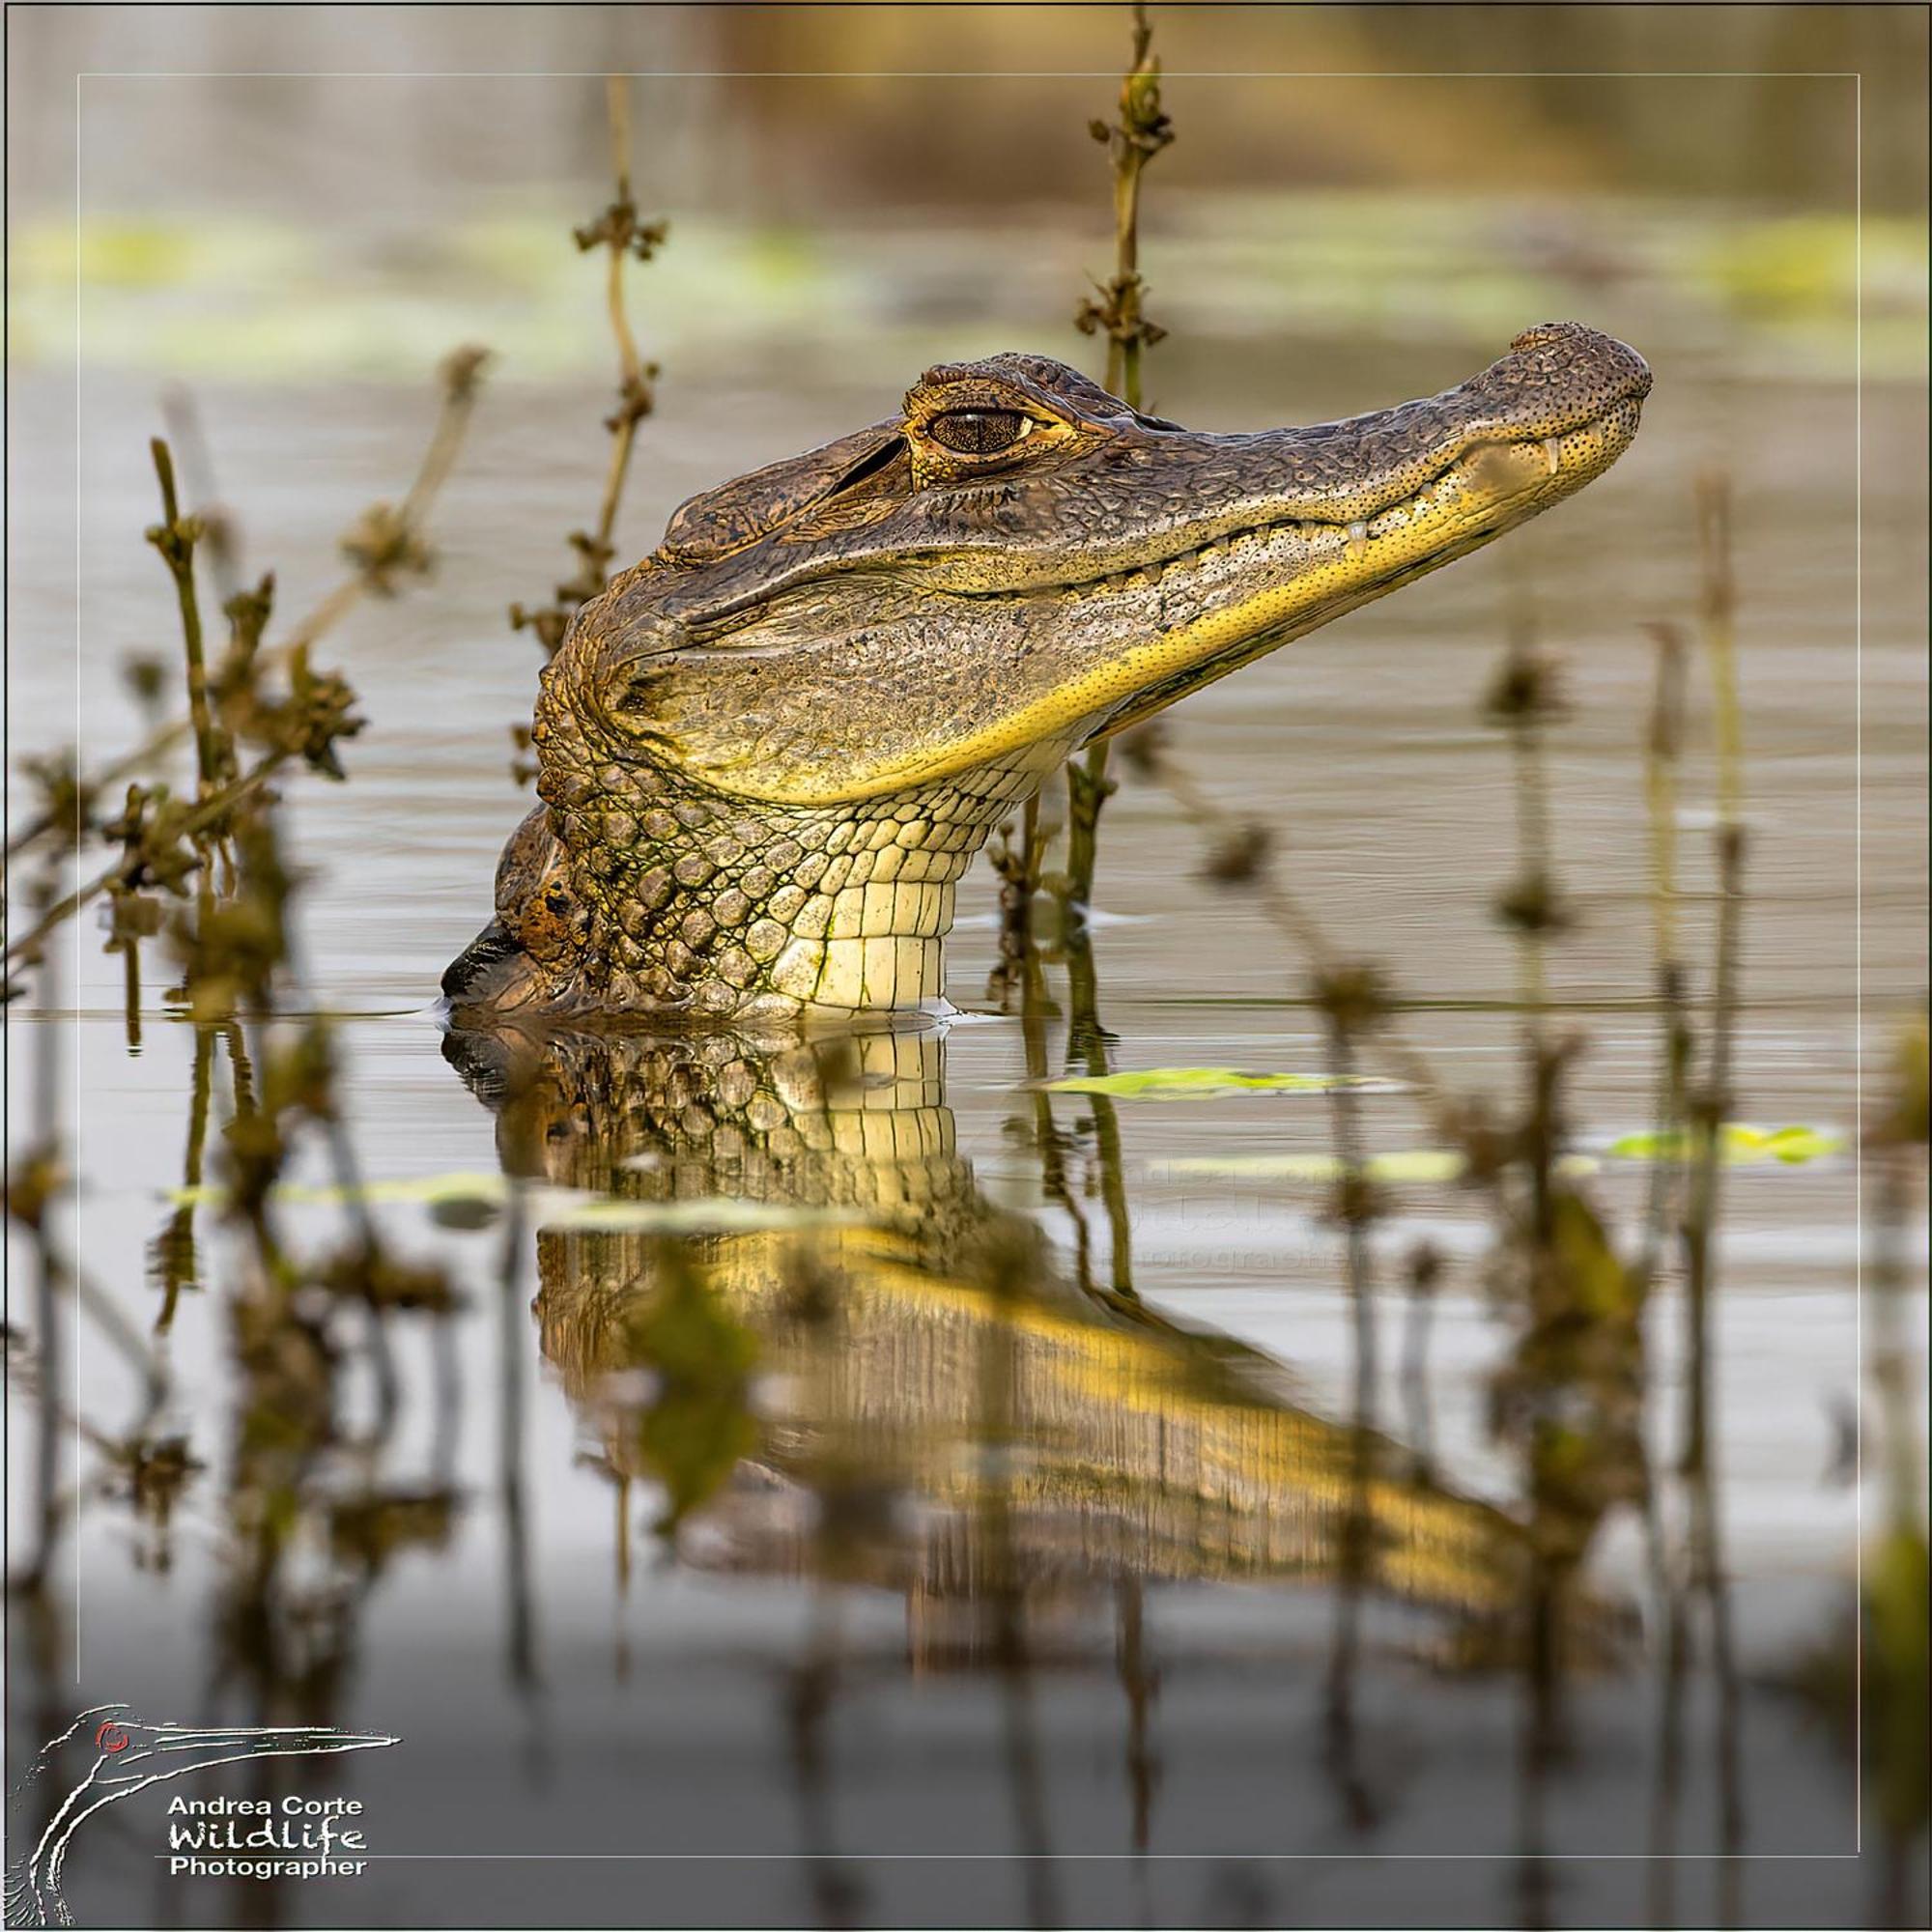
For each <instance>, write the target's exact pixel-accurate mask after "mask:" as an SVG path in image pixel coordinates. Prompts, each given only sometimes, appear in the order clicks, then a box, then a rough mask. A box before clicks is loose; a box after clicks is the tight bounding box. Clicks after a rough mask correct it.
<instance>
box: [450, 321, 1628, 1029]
mask: <svg viewBox="0 0 1932 1932" xmlns="http://www.w3.org/2000/svg"><path fill="white" fill-rule="evenodd" d="M1649 387H1650V372H1649V370H1648V369H1647V368H1646V367H1645V365H1644V363H1643V360H1642V358H1641V357H1639V356H1638V355H1636V354H1635V353H1634V351H1632V350H1630V349H1628V348H1626V347H1625V346H1624V345H1623V344H1622V343H1620V342H1615V341H1612V340H1611V339H1610V338H1609V337H1608V336H1605V335H1601V334H1599V333H1598V332H1597V331H1595V330H1594V329H1590V328H1585V327H1581V326H1580V325H1578V324H1576V323H1555V324H1548V325H1545V326H1544V327H1538V328H1533V329H1530V330H1529V331H1528V332H1527V333H1525V334H1523V335H1520V336H1519V337H1518V338H1517V339H1516V341H1515V342H1514V343H1512V344H1511V345H1510V350H1509V353H1508V355H1505V356H1504V357H1503V358H1502V359H1501V360H1500V361H1499V362H1496V363H1494V364H1493V365H1492V366H1491V367H1490V368H1488V369H1486V370H1485V371H1484V372H1483V373H1482V374H1481V375H1480V376H1477V377H1474V378H1473V379H1472V380H1470V381H1469V382H1466V383H1464V384H1461V385H1460V386H1459V387H1457V388H1454V389H1450V390H1448V391H1446V392H1445V393H1444V394H1442V395H1439V396H1435V397H1432V398H1430V399H1428V400H1426V401H1422V402H1412V403H1405V404H1403V405H1402V406H1401V407H1400V408H1397V409H1392V410H1382V411H1378V412H1376V413H1374V414H1371V415H1364V416H1356V417H1353V418H1351V419H1350V420H1349V421H1346V422H1339V423H1324V424H1321V425H1319V426H1317V427H1314V428H1302V429H1282V430H1267V431H1262V432H1259V433H1256V434H1251V435H1239V436H1209V435H1203V434H1197V433H1196V432H1194V431H1190V430H1184V429H1181V428H1179V426H1178V425H1177V424H1174V423H1171V422H1164V421H1162V420H1160V419H1158V418H1156V417H1152V416H1146V415H1142V414H1140V413H1139V412H1136V411H1134V410H1131V409H1129V408H1128V407H1127V406H1126V405H1125V404H1124V403H1122V402H1121V401H1119V400H1118V399H1117V398H1116V397H1114V396H1111V395H1109V394H1108V393H1107V392H1106V391H1105V390H1104V389H1101V388H1099V387H1098V386H1096V385H1095V384H1093V383H1091V382H1089V381H1088V380H1087V379H1086V378H1085V377H1083V376H1080V375H1078V374H1076V373H1075V372H1074V371H1073V370H1071V369H1068V368H1066V367H1065V366H1064V365H1062V364H1061V363H1058V362H1054V361H1051V360H1049V359H1047V358H1046V357H1044V356H1038V355H996V356H994V357H992V358H990V359H989V360H987V361H984V362H973V363H963V364H956V365H946V366H942V367H940V368H937V369H933V370H929V371H928V372H927V373H926V375H925V376H924V377H923V378H922V380H921V381H920V382H919V383H918V384H916V385H915V387H914V388H913V389H912V390H911V392H910V393H909V394H908V395H907V397H906V399H905V407H904V409H903V411H902V412H901V413H899V414H897V415H895V416H892V417H890V418H888V419H887V420H886V421H884V422H880V423H876V424H874V425H873V426H872V427H871V428H869V429H864V430H860V431H858V432H857V433H856V434H854V435H851V436H847V437H843V438H841V439H840V440H838V441H837V442H833V443H828V444H827V445H826V446H825V447H824V448H822V449H817V450H812V451H810V452H809V453H808V454H806V455H803V456H798V457H794V458H792V459H791V460H790V461H788V462H785V463H780V464H776V465H774V466H773V467H772V468H770V469H761V470H757V471H755V472H753V474H752V475H750V476H746V477H741V478H740V479H739V480H738V481H736V482H734V483H727V484H725V485H724V486H723V487H722V488H720V489H717V490H713V491H710V492H707V493H706V494H705V495H703V496H700V497H696V498H694V499H693V500H692V501H691V502H689V503H687V504H685V505H684V506H683V508H682V509H680V510H679V511H678V512H677V513H676V514H675V515H674V516H673V517H672V519H671V521H670V526H669V527H668V530H667V531H666V532H665V538H664V542H663V543H662V544H661V545H660V546H659V548H658V550H657V551H656V552H655V553H654V554H652V555H650V556H649V557H647V558H645V560H644V561H643V562H642V563H640V564H639V565H638V566H637V567H636V568H635V569H633V570H630V571H628V572H626V573H625V574H624V575H622V576H621V577H619V578H617V579H616V580H615V581H614V582H612V583H611V586H610V588H609V589H608V590H607V591H606V592H605V593H604V595H603V596H601V597H599V598H597V599H596V600H595V601H594V602H592V603H590V604H587V605H585V606H584V607H583V609H582V611H580V612H579V613H578V616H577V618H576V620H575V622H574V623H573V624H572V626H571V628H570V632H569V634H568V636H567V637H566V638H565V639H564V642H563V645H562V647H561V649H560V650H559V651H558V653H557V655H556V657H555V658H554V661H553V662H552V664H551V666H550V667H549V669H548V670H547V671H546V673H545V676H544V680H543V688H542V692H541V695H540V696H539V698H538V700H537V713H536V725H535V728H534V738H535V742H536V746H537V751H538V756H539V760H540V774H539V778H538V781H537V791H538V794H539V796H540V797H541V799H542V800H543V805H542V807H541V808H540V809H539V810H537V811H535V812H533V813H532V814H531V816H530V817H529V818H528V819H527V820H526V822H525V824H524V825H523V827H522V828H521V829H520V830H519V831H518V833H517V834H516V836H515V837H514V838H512V839H511V841H510V844H509V847H508V849H507V850H506V851H505V853H504V856H503V862H502V865H501V866H500V867H499V868H498V872H497V908H496V918H495V919H494V920H493V921H492V922H491V923H490V925H489V926H488V927H487V928H486V929H485V930H484V932H483V933H482V934H481V935H480V936H479V938H478V939H477V940H476V941H475V942H474V943H473V944H472V945H471V946H470V947H469V949H468V951H467V952H465V953H464V954H463V956H462V957H461V958H460V959H458V960H457V961H456V963H455V964H454V965H453V966H452V967H451V968H450V969H449V972H448V973H447V974H446V975H445V977H444V980H443V988H444V991H445V992H446V993H447V994H448V995H449V996H450V997H451V1000H452V1002H453V1003H454V1005H455V1007H456V1009H457V1010H458V1012H459V1013H463V1012H469V1013H472V1014H475V1015H477V1016H479V1017H481V1016H484V1015H487V1014H488V1013H490V1012H492V1011H495V1012H508V1011H519V1012H522V1013H524V1014H530V1015H533V1014H535V1013H538V1012H542V1011H551V1012H557V1013H571V1014H577V1015H580V1016H581V1015H583V1014H587V1013H594V1012H622V1011H625V1010H641V1011H651V1012H656V1013H660V1014H663V1013H668V1012H673V1011H683V1012H689V1013H694V1014H701V1015H715V1016H721V1017H723V1016H732V1017H736V1018H740V1019H746V1018H751V1019H760V1020H762V1019H777V1018H785V1019H789V1018H793V1017H797V1016H800V1015H804V1014H810V1013H811V1012H814V1011H816V1010H819V1009H831V1010H832V1011H835V1012H844V1013H848V1014H849V1013H851V1012H853V1011H855V1010H859V1009H892V1008H902V1007H918V1006H928V1007H930V1006H936V1005H938V1004H939V1003H940V1000H941V994H942V980H941V970H940V938H941V936H942V935H943V934H944V933H945V931H946V929H947V927H948V926H949V925H950V924H951V923H952V895H953V887H954V884H955V882H956V881H957V879H958V878H959V876H960V874H961V873H962V872H963V871H964V870H965V868H966V867H967V865H968V863H969V862H970V861H971V859H972V856H973V854H974V853H975V852H976V851H978V849H979V848H980V845H981V844H982V843H983V842H984V840H985V838H986V837H987V835H988V833H989V832H990V831H991V830H992V828H993V826H994V825H995V824H997V823H998V822H999V821H1000V820H1001V819H1002V818H1004V817H1007V816H1009V815H1010V814H1011V813H1012V812H1013V810H1015V809H1016V808H1017V807H1018V806H1019V805H1020V804H1021V803H1023V802H1024V800H1026V799H1027V798H1028V797H1030V796H1031V795H1032V793H1033V792H1034V790H1035V789H1036V788H1037V786H1038V784H1039V783H1040V781H1041V780H1042V779H1043V778H1044V777H1045V776H1046V775H1047V774H1048V773H1050V772H1051V771H1052V770H1053V769H1054V767H1055V766H1056V765H1057V764H1058V763H1059V762H1060V761H1061V760H1062V759H1064V758H1065V756H1066V755H1067V754H1068V753H1069V752H1071V751H1072V750H1074V749H1075V748H1076V747H1078V746H1079V745H1081V744H1082V743H1083V742H1085V741H1087V740H1090V739H1093V738H1095V737H1102V736H1105V735H1107V734H1108V733H1111V732H1115V731H1119V730H1121V729H1122V728H1123V727H1124V726H1126V725H1132V724H1135V723H1137V722H1139V721H1140V720H1142V719H1144V718H1147V717H1150V716H1151V714H1152V713H1154V712H1156V711H1158V710H1160V709H1162V708H1163V707H1164V706H1166V705H1169V704H1172V703H1173V702H1174V701H1175V700H1176V699H1177V698H1179V697H1182V696H1186V695H1187V694H1188V693H1189V692H1191V691H1195V690H1198V689H1199V688H1200V687H1201V686H1202V685H1204V684H1208V683H1210V682H1211V681H1212V680H1213V679H1215V678H1217V677H1224V676H1226V675H1227V673H1228V672H1229V671H1231V670H1235V669H1236V668H1238V667H1240V666H1241V665H1244V664H1246V663H1248V662H1250V661H1251V660H1253V659H1255V658H1257V657H1260V656H1261V655H1262V654H1263V653H1264V652H1266V651H1271V650H1273V649H1274V648H1275V647H1276V646H1277V645H1280V644H1284V643H1287V642H1288V641H1290V640H1291V639H1294V638H1298V637H1301V636H1302V635H1304V634H1305V633H1306V632H1309V631H1312V630H1314V629H1315V628H1316V627H1317V626H1319V625H1321V624H1325V623H1327V622H1328V621H1329V620H1330V619H1331V618H1333V617H1338V616H1340V615H1342V614H1343V613H1344V612H1345V611H1351V610H1353V609H1354V608H1355V607H1356V606H1357V605H1360V604H1365V603H1367V602H1369V601H1370V600H1371V599H1372V598H1376V597H1380V596H1382V595H1384V594H1385V593H1387V592H1388V591H1390V590H1393V589H1395V588H1397V587H1398V586H1399V585H1401V584H1403V583H1406V582H1408V581H1409V580H1410V579H1412V578H1416V577H1420V576H1422V575H1423V574H1424V573H1425V572H1427V571H1431V570H1435V569H1436V568H1438V567H1439V566H1440V565H1442V564H1445V563H1449V562H1452V561H1453V560H1454V559H1455V558H1457V557H1459V556H1463V555H1466V554H1468V553H1469V552H1470V551H1472V550H1475V549H1477V548H1479V547H1480V546H1481V545H1483V544H1486V543H1489V542H1491V541H1492V539H1494V538H1495V537H1497V536H1500V535H1501V534H1502V533H1503V532H1504V531H1505V530H1507V529H1511V528H1513V527H1514V526H1516V525H1518V524H1520V523H1522V522H1523V521H1524V520H1525V519H1527V518H1529V517H1532V516H1534V515H1536V514H1537V513H1538V512H1539V511H1542V510H1546V509H1548V507H1549V506H1550V505H1551V504H1552V503H1555V502H1558V501H1560V500H1561V499H1562V498H1563V497H1567V496H1569V495H1571V494H1572V493H1573V492H1575V491H1577V490H1578V489H1580V488H1581V487H1582V486H1583V485H1584V484H1585V483H1587V482H1589V481H1590V480H1591V479H1592V478H1593V477H1596V476H1599V475H1601V474H1602V473H1603V471H1604V470H1605V469H1607V468H1608V467H1609V466H1610V464H1612V463H1613V462H1614V461H1615V460H1616V458H1617V457H1618V456H1619V455H1620V454H1621V453H1622V451H1623V450H1624V449H1625V447H1626V446H1627V445H1628V444H1629V442H1630V440H1631V439H1632V438H1633V437H1634V435H1635V433H1636V427H1637V418H1638V412H1639V411H1640V409H1641V407H1642V403H1643V399H1644V396H1645V394H1646V393H1647V392H1648V390H1649Z"/></svg>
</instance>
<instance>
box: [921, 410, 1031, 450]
mask: <svg viewBox="0 0 1932 1932" xmlns="http://www.w3.org/2000/svg"><path fill="white" fill-rule="evenodd" d="M1033 427H1034V423H1033V418H1032V417H1031V416H1029V415H1024V414H1022V413H1021V412H1019V411H1018V410H948V411H947V412H946V413H945V414H944V415H940V416H934V417H933V419H932V420H931V421H930V422H929V423H927V424H926V426H925V433H926V435H927V436H929V437H930V438H931V439H932V440H933V441H934V442H936V443H939V444H940V445H942V446H943V447H944V448H947V449H951V450H955V451H957V452H958V454H959V455H961V456H996V455H997V454H998V453H999V452H1000V451H1001V450H1003V449H1010V448H1011V447H1012V446H1013V444H1014V443H1016V442H1018V441H1020V440H1022V439H1023V438H1025V437H1028V436H1031V435H1032V434H1033Z"/></svg>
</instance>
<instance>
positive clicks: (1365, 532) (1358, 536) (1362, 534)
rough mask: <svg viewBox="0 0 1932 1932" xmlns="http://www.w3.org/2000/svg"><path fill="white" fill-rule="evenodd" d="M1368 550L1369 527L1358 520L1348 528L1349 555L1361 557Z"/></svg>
mask: <svg viewBox="0 0 1932 1932" xmlns="http://www.w3.org/2000/svg"><path fill="white" fill-rule="evenodd" d="M1368 548H1369V526H1368V525H1367V524H1366V523H1365V522H1363V521H1362V520H1361V519H1360V518H1357V519H1356V521H1355V522H1354V523H1352V524H1350V526H1349V554H1350V556H1362V555H1364V554H1366V553H1367V551H1368Z"/></svg>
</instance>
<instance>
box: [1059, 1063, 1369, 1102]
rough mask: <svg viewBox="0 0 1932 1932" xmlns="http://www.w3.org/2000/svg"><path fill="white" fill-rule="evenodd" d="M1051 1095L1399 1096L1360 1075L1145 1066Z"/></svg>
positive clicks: (1066, 1083)
mask: <svg viewBox="0 0 1932 1932" xmlns="http://www.w3.org/2000/svg"><path fill="white" fill-rule="evenodd" d="M1044 1085H1045V1091H1046V1092H1047V1093H1049V1094H1108V1095H1109V1096H1110V1097H1112V1098H1114V1099H1116V1100H1199V1099H1207V1098H1209V1097H1211V1096H1213V1095H1215V1094H1332V1093H1334V1092H1335V1090H1336V1089H1337V1088H1338V1087H1351V1088H1353V1089H1355V1090H1356V1091H1357V1092H1359V1093H1370V1094H1393V1093H1396V1092H1399V1091H1400V1090H1399V1089H1398V1088H1397V1086H1396V1085H1395V1083H1394V1082H1393V1081H1389V1080H1377V1079H1374V1078H1372V1077H1371V1076H1370V1075H1368V1074H1364V1073H1348V1074H1342V1075H1340V1076H1337V1075H1334V1074H1329V1073H1243V1072H1242V1071H1241V1070H1240V1069H1239V1068H1238V1067H1234V1066H1148V1067H1142V1068H1139V1069H1137V1070H1136V1071H1134V1072H1131V1073H1098V1074H1081V1075H1078V1076H1077V1077H1073V1078H1069V1079H1065V1080H1049V1081H1047V1082H1045V1083H1044Z"/></svg>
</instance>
